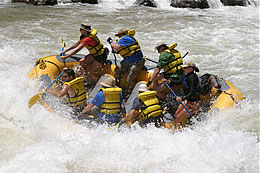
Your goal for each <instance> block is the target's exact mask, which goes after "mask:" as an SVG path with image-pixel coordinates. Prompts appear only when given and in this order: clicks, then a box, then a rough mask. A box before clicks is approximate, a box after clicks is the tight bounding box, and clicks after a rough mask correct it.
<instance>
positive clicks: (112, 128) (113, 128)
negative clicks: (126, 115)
mask: <svg viewBox="0 0 260 173" xmlns="http://www.w3.org/2000/svg"><path fill="white" fill-rule="evenodd" d="M118 126H119V123H118V124H117V125H115V126H114V127H111V128H109V130H115V128H117V127H118Z"/></svg>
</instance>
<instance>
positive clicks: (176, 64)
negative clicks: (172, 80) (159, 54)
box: [163, 43, 183, 74]
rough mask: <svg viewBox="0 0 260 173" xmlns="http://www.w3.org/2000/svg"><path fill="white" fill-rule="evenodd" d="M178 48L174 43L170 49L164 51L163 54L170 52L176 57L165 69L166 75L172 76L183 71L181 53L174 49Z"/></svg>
mask: <svg viewBox="0 0 260 173" xmlns="http://www.w3.org/2000/svg"><path fill="white" fill-rule="evenodd" d="M176 46H177V43H173V44H172V45H170V46H169V48H168V49H166V50H164V51H163V52H168V53H170V54H172V55H173V56H174V59H173V60H172V61H170V62H169V63H168V64H167V65H165V66H164V67H163V70H164V72H165V74H172V73H176V72H177V71H181V70H182V67H181V65H182V64H183V61H182V58H181V54H180V52H179V51H177V50H176V49H174V48H175V47H176Z"/></svg>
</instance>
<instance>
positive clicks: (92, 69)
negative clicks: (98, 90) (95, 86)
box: [87, 61, 102, 82]
mask: <svg viewBox="0 0 260 173" xmlns="http://www.w3.org/2000/svg"><path fill="white" fill-rule="evenodd" d="M98 68H99V69H101V68H102V64H101V63H99V62H97V61H94V62H93V63H92V64H91V66H90V67H89V68H88V72H87V75H88V76H89V77H90V78H91V79H92V80H93V81H94V82H97V81H98V80H99V77H98V76H97V75H96V74H95V71H96V69H98Z"/></svg>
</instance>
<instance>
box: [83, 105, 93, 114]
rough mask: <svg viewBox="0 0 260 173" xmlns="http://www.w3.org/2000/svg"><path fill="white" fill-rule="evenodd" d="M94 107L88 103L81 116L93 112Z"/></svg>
mask: <svg viewBox="0 0 260 173" xmlns="http://www.w3.org/2000/svg"><path fill="white" fill-rule="evenodd" d="M94 107H95V105H93V104H92V103H89V104H88V105H87V106H86V107H85V108H84V109H83V111H82V114H85V113H87V112H91V111H92V110H93V108H94Z"/></svg>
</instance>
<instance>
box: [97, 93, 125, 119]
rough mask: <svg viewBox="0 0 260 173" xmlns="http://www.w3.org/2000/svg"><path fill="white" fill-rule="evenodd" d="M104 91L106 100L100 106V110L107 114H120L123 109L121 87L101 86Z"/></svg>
mask: <svg viewBox="0 0 260 173" xmlns="http://www.w3.org/2000/svg"><path fill="white" fill-rule="evenodd" d="M100 90H101V91H103V93H104V96H105V101H104V103H103V104H102V105H101V107H100V109H101V110H100V112H102V113H105V114H118V113H120V111H121V103H120V93H121V92H122V89H121V88H100V89H99V91H100Z"/></svg>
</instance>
